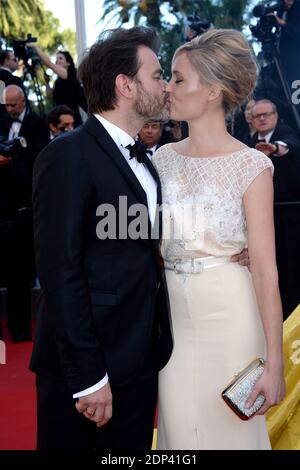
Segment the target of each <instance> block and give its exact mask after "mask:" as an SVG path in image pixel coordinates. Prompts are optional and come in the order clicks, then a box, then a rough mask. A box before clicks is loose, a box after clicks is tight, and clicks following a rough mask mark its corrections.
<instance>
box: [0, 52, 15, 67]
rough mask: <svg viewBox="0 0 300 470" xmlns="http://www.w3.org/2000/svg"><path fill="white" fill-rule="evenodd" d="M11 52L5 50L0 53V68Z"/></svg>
mask: <svg viewBox="0 0 300 470" xmlns="http://www.w3.org/2000/svg"><path fill="white" fill-rule="evenodd" d="M12 52H13V51H10V50H9V49H5V50H4V51H0V67H2V65H3V64H4V62H5V61H6V60H7V59H9V55H10V54H11V53H12Z"/></svg>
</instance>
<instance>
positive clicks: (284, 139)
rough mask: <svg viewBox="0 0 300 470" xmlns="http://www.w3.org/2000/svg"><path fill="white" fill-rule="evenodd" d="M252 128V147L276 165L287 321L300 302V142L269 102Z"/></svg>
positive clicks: (255, 114) (259, 106) (260, 106)
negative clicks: (253, 132)
mask: <svg viewBox="0 0 300 470" xmlns="http://www.w3.org/2000/svg"><path fill="white" fill-rule="evenodd" d="M252 125H253V127H254V128H255V129H256V130H257V132H256V134H255V135H254V136H253V138H252V140H251V142H250V146H251V147H255V148H256V149H258V150H260V151H262V152H264V153H265V154H266V155H267V156H268V157H269V158H270V159H271V160H272V163H273V165H274V200H275V212H274V218H275V229H276V231H275V234H276V252H277V266H278V273H279V285H280V292H281V299H282V304H283V313H284V316H285V318H286V317H287V316H288V315H289V314H290V313H291V312H292V311H293V310H294V308H295V307H296V306H297V305H298V304H299V303H300V276H299V263H300V249H299V240H300V204H299V202H300V141H299V139H298V136H297V134H296V132H295V131H294V130H293V129H291V128H290V127H288V126H285V125H283V124H279V123H278V114H277V109H276V106H275V104H274V103H272V102H271V101H269V100H260V101H258V102H257V103H256V104H255V106H254V108H253V110H252ZM297 202H298V204H297Z"/></svg>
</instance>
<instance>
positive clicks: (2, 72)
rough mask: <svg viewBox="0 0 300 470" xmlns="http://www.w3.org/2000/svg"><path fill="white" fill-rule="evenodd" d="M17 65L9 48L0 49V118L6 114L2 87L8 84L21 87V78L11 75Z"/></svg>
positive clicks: (16, 60) (16, 68)
mask: <svg viewBox="0 0 300 470" xmlns="http://www.w3.org/2000/svg"><path fill="white" fill-rule="evenodd" d="M18 67H19V63H18V59H17V58H16V56H15V53H14V52H13V51H10V50H9V49H6V50H4V51H0V84H1V82H2V87H0V119H1V116H3V115H4V114H6V109H5V106H4V101H3V91H4V88H5V87H7V86H8V85H17V86H19V87H20V88H22V89H23V83H22V80H21V79H20V78H19V77H16V76H15V75H13V73H14V72H16V70H18ZM23 91H24V89H23Z"/></svg>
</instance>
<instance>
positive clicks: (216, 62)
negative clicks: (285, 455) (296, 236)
mask: <svg viewBox="0 0 300 470" xmlns="http://www.w3.org/2000/svg"><path fill="white" fill-rule="evenodd" d="M255 81H256V65H255V62H254V60H253V58H252V55H251V50H250V48H249V46H248V43H247V41H246V40H245V39H244V37H243V36H242V34H240V33H239V32H237V31H234V30H217V29H216V30H211V31H209V32H207V33H205V34H203V35H202V36H200V37H199V36H198V37H197V38H195V39H193V40H192V41H191V42H189V43H187V44H185V45H183V46H181V47H180V48H179V49H178V50H177V51H176V53H175V55H174V58H173V63H172V79H171V81H170V83H169V84H168V86H167V92H168V93H169V106H170V114H171V119H174V120H176V121H187V122H188V125H189V137H188V138H187V139H185V140H182V141H180V142H177V143H172V144H168V145H165V146H163V147H161V148H160V149H159V150H158V151H157V153H156V155H155V156H154V164H155V165H156V168H157V170H158V173H159V176H160V178H161V182H162V194H163V203H164V216H163V217H164V226H163V228H164V235H163V237H164V240H163V244H162V255H163V257H164V261H165V267H166V275H167V283H168V289H169V295H170V304H171V312H172V322H173V330H174V352H173V354H172V357H171V359H170V361H169V362H168V364H167V365H166V367H165V368H164V369H163V370H162V371H161V373H160V378H159V426H158V448H159V449H269V448H270V441H269V437H268V433H267V429H266V423H265V416H264V414H265V412H266V411H267V409H268V408H270V407H271V406H273V405H276V404H277V403H279V402H280V401H281V400H282V398H283V396H284V388H285V387H284V378H283V356H282V311H281V301H280V295H279V290H278V278H277V269H276V262H275V246H274V228H273V184H272V171H273V168H272V163H271V161H270V160H269V159H268V158H267V157H266V156H265V155H264V154H263V153H261V152H258V151H257V150H254V149H250V148H248V147H246V146H245V145H244V144H242V143H241V142H239V141H238V140H236V139H234V138H233V137H232V136H230V135H229V134H228V133H227V131H226V126H225V117H226V115H227V114H228V113H229V112H231V111H233V110H234V109H235V108H237V107H239V106H240V105H241V104H242V102H243V101H244V100H245V99H246V97H247V96H248V95H250V93H251V92H252V90H253V88H254V86H255ZM191 214H192V215H191ZM195 214H196V215H195ZM189 217H190V218H189ZM187 225H190V228H189V229H188V228H187ZM246 228H247V230H246ZM245 246H248V249H249V255H250V263H251V274H250V272H249V271H248V269H247V268H246V267H243V266H240V265H238V264H237V263H232V262H230V257H231V256H232V255H234V254H237V253H239V252H240V251H241V250H242V249H243V248H244V247H245ZM256 357H264V358H265V359H266V367H265V370H264V373H263V374H262V376H261V378H260V379H259V380H258V382H257V384H256V387H255V389H254V391H253V393H252V395H251V397H250V399H249V406H251V405H252V404H253V403H254V401H255V399H256V396H257V395H258V394H260V393H262V394H263V395H264V396H265V398H266V401H265V403H264V405H263V407H262V408H261V409H260V410H259V411H258V412H257V413H256V415H255V416H254V417H253V418H252V419H250V420H249V421H246V422H244V421H242V420H240V419H239V418H238V417H237V416H236V415H235V414H234V413H233V412H232V410H230V409H229V408H228V407H227V406H226V404H225V403H224V402H223V401H222V399H221V391H222V390H223V388H224V387H225V385H226V384H227V383H228V381H229V380H230V379H231V378H232V377H233V376H234V374H235V373H237V372H238V371H239V370H241V369H243V368H244V367H245V366H247V365H248V363H249V362H250V361H251V360H252V359H254V358H256Z"/></svg>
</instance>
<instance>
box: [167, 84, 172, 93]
mask: <svg viewBox="0 0 300 470" xmlns="http://www.w3.org/2000/svg"><path fill="white" fill-rule="evenodd" d="M171 91H172V87H171V84H170V82H169V83H168V82H166V92H167V93H170V92H171Z"/></svg>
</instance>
